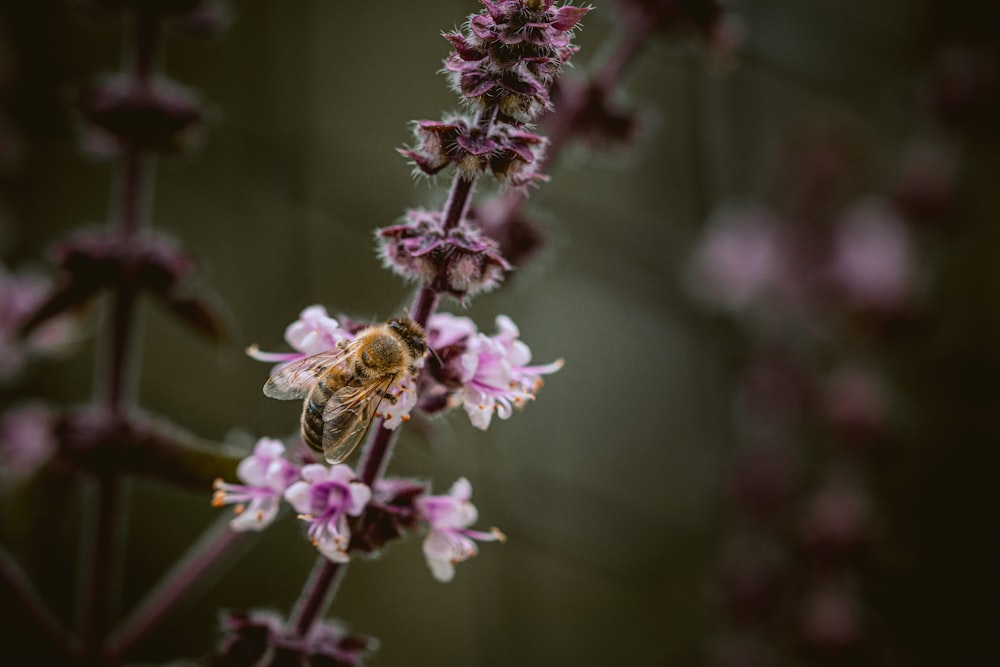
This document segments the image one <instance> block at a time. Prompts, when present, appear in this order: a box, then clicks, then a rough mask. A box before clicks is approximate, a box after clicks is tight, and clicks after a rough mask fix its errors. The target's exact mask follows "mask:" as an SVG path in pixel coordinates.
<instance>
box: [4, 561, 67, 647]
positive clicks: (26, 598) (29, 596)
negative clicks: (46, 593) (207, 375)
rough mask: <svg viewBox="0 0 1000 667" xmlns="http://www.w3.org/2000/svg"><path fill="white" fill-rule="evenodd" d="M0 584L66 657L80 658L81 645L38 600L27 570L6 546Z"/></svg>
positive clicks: (5, 592)
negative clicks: (26, 572)
mask: <svg viewBox="0 0 1000 667" xmlns="http://www.w3.org/2000/svg"><path fill="white" fill-rule="evenodd" d="M0 584H2V585H4V587H5V588H6V590H5V591H4V593H3V594H4V596H5V597H6V596H8V595H9V596H12V597H13V598H14V599H16V600H18V601H19V602H20V603H21V607H22V609H24V611H25V617H26V618H27V619H30V620H32V621H34V622H35V625H36V626H38V628H39V629H40V630H41V631H42V632H43V633H44V634H45V635H46V636H47V637H48V638H49V640H50V641H51V642H52V644H53V646H54V647H55V648H56V649H57V650H58V651H59V652H60V653H62V654H63V655H64V657H66V658H78V657H79V655H80V644H79V642H78V641H77V640H76V638H74V637H72V636H71V635H70V633H69V632H68V631H67V630H66V628H64V627H63V626H62V624H61V623H60V622H59V621H58V619H56V617H55V616H54V615H53V614H52V612H51V611H50V610H49V608H48V606H47V605H46V604H45V603H44V602H43V601H42V599H41V597H39V595H38V592H37V591H36V590H35V587H34V586H33V585H32V584H31V580H30V579H29V578H28V576H27V575H26V574H25V573H24V570H22V569H21V566H20V565H18V564H17V561H16V560H14V557H13V556H11V555H10V554H9V553H8V552H7V550H6V549H4V548H3V547H0Z"/></svg>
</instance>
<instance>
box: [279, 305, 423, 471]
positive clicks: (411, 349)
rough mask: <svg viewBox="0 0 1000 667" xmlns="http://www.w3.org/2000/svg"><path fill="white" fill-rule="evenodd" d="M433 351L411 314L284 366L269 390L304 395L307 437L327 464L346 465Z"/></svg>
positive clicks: (283, 394)
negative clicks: (380, 413)
mask: <svg viewBox="0 0 1000 667" xmlns="http://www.w3.org/2000/svg"><path fill="white" fill-rule="evenodd" d="M426 351H427V338H426V336H425V334H424V329H423V327H421V326H420V325H419V324H417V323H416V322H414V321H413V320H411V319H409V318H398V319H391V320H389V321H388V322H385V323H384V324H376V325H372V326H370V327H367V328H365V329H362V330H361V331H359V332H358V334H357V336H356V337H355V338H354V340H352V341H350V342H346V341H341V343H340V344H339V345H338V346H337V347H334V348H331V349H329V350H327V351H326V352H320V353H319V354H315V355H313V356H311V357H306V358H305V359H300V360H298V361H293V362H292V363H290V364H287V365H285V366H282V367H281V368H279V369H278V370H276V371H275V372H274V374H273V375H271V377H270V378H269V379H268V380H267V382H266V383H265V384H264V394H265V395H266V396H270V397H271V398H277V399H280V400H292V399H297V398H301V399H304V400H303V402H302V439H303V440H304V441H305V443H306V444H307V445H308V446H309V447H310V449H312V450H314V451H316V452H318V453H322V454H323V457H324V458H325V459H326V460H327V462H329V463H331V464H333V463H340V462H341V461H343V460H344V459H346V458H347V457H348V456H350V455H351V452H353V451H354V448H355V447H357V446H358V443H360V442H361V441H362V440H363V439H364V437H365V434H366V433H367V432H368V428H369V427H370V426H371V424H372V420H373V419H374V418H375V416H376V414H377V413H378V407H379V405H380V404H381V403H382V400H383V399H385V400H387V401H389V402H390V403H393V404H395V403H396V401H397V400H398V397H397V396H395V395H393V394H391V393H389V391H390V389H392V388H393V386H399V383H400V382H402V381H403V380H404V379H406V378H407V377H408V376H411V375H416V374H417V371H418V368H417V366H416V364H417V362H418V361H419V360H420V359H421V358H422V357H423V356H424V353H425V352H426Z"/></svg>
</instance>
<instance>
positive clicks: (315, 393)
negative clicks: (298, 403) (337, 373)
mask: <svg viewBox="0 0 1000 667" xmlns="http://www.w3.org/2000/svg"><path fill="white" fill-rule="evenodd" d="M333 380H334V377H333V376H330V375H327V376H326V377H322V378H320V380H319V381H318V382H317V383H316V385H315V386H314V387H313V388H312V389H311V390H310V391H309V395H308V396H306V399H305V401H303V402H302V439H303V440H304V441H305V443H306V444H307V445H308V446H309V449H311V450H313V451H314V452H317V453H319V454H322V453H323V426H324V423H323V411H324V410H325V409H326V404H327V403H328V402H329V401H330V397H332V396H333V392H334V391H336V390H337V387H336V386H335V385H336V383H335V382H334V381H333Z"/></svg>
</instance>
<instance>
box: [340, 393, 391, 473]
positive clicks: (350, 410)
mask: <svg viewBox="0 0 1000 667" xmlns="http://www.w3.org/2000/svg"><path fill="white" fill-rule="evenodd" d="M394 379H395V376H389V377H387V378H385V379H383V380H380V381H378V382H375V383H372V384H369V385H365V386H363V387H344V388H342V389H339V390H337V391H336V392H334V394H333V396H331V397H330V401H329V402H328V403H327V404H326V408H325V409H324V410H323V422H324V424H323V456H324V458H326V460H327V463H340V462H341V461H343V460H344V459H346V458H347V457H348V456H350V455H351V452H353V451H354V449H355V448H356V447H357V446H358V444H359V443H360V442H361V441H362V440H364V438H365V434H366V433H368V429H369V428H370V427H371V425H372V421H373V420H374V419H375V413H377V412H378V406H379V404H381V403H382V398H383V397H384V396H385V392H386V390H387V389H388V388H389V387H390V385H392V381H393V380H394Z"/></svg>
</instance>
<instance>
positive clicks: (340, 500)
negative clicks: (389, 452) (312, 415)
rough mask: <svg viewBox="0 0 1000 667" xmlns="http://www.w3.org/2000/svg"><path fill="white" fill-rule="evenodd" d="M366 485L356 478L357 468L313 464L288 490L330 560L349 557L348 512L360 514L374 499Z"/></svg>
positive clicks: (311, 536)
mask: <svg viewBox="0 0 1000 667" xmlns="http://www.w3.org/2000/svg"><path fill="white" fill-rule="evenodd" d="M371 497H372V492H371V489H370V488H368V486H367V485H365V484H363V483H361V482H358V481H355V478H354V471H352V470H351V469H350V468H349V467H348V466H346V465H343V464H339V465H335V466H333V467H330V468H328V467H326V466H324V465H319V464H310V465H307V466H305V467H303V468H302V479H301V480H300V481H298V482H296V483H294V484H292V485H291V486H290V487H289V488H288V490H287V491H285V500H287V501H288V502H289V503H291V505H292V507H294V508H295V509H296V510H297V511H298V512H299V518H301V519H305V520H306V521H308V522H309V539H310V540H311V541H312V543H313V544H314V545H315V546H316V548H318V549H319V551H320V553H322V554H323V555H324V556H326V557H327V558H328V559H330V560H331V561H334V562H337V563H346V562H347V561H348V560H350V557H349V556H348V555H347V547H348V545H349V544H350V542H351V531H350V528H349V527H348V525H347V517H348V516H359V515H360V514H361V513H362V512H363V511H364V509H365V505H367V504H368V501H369V500H371Z"/></svg>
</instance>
